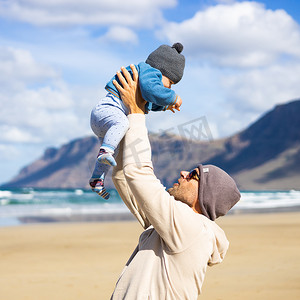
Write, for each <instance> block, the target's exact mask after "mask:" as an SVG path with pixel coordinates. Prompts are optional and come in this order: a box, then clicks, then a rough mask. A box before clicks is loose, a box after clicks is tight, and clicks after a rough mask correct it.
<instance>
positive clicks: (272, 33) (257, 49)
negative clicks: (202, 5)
mask: <svg viewBox="0 0 300 300" xmlns="http://www.w3.org/2000/svg"><path fill="white" fill-rule="evenodd" d="M158 34H159V35H160V36H161V37H167V38H168V39H169V40H170V41H171V42H174V41H181V42H182V43H183V45H184V46H185V50H184V51H185V54H186V55H187V56H188V57H189V58H194V59H196V60H199V59H200V60H202V61H209V62H211V63H213V64H215V65H218V66H228V67H260V66H267V65H270V64H272V63H274V62H275V61H277V60H279V59H281V57H282V56H285V58H286V57H291V58H293V57H297V58H300V28H299V25H298V24H297V23H296V22H295V21H294V20H293V19H292V18H291V17H290V16H289V15H288V14H287V13H286V12H285V11H284V10H275V11H273V10H268V9H265V7H264V5H263V4H261V3H257V2H238V3H233V4H227V5H225V4H219V5H216V6H212V7H208V8H207V9H205V10H204V11H199V12H197V13H196V14H195V15H194V17H193V18H191V19H189V20H185V21H183V22H181V23H175V22H171V23H167V24H165V26H164V28H163V29H162V30H161V31H160V32H159V33H158Z"/></svg>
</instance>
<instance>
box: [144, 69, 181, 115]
mask: <svg viewBox="0 0 300 300" xmlns="http://www.w3.org/2000/svg"><path fill="white" fill-rule="evenodd" d="M139 68H140V73H139V85H140V89H141V93H142V96H143V98H144V99H145V100H147V101H148V102H151V103H153V104H155V105H156V106H161V107H162V109H161V110H165V109H167V108H168V106H170V105H174V104H175V102H176V100H177V95H176V93H175V92H174V91H173V90H171V89H169V88H166V87H164V85H163V83H162V74H161V72H160V71H159V70H157V69H155V68H151V67H150V66H149V65H147V64H146V63H140V64H139Z"/></svg>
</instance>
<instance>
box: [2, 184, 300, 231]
mask: <svg viewBox="0 0 300 300" xmlns="http://www.w3.org/2000/svg"><path fill="white" fill-rule="evenodd" d="M109 192H110V194H111V196H110V199H109V200H108V201H105V200H103V199H102V198H101V197H99V196H98V195H97V194H95V193H93V192H92V191H88V190H82V189H33V188H22V189H5V190H0V226H1V227H3V226H16V225H22V224H27V223H41V222H89V221H116V220H129V219H133V217H132V216H131V214H130V213H129V210H128V208H127V207H126V206H125V204H124V203H123V202H122V200H121V198H120V196H119V195H118V193H117V191H116V190H109ZM241 194H242V197H241V200H240V201H239V203H238V204H237V205H236V206H235V207H234V208H233V209H232V210H231V212H230V213H232V214H238V213H253V212H254V213H266V212H276V211H294V210H299V209H300V191H296V190H291V191H242V192H241Z"/></svg>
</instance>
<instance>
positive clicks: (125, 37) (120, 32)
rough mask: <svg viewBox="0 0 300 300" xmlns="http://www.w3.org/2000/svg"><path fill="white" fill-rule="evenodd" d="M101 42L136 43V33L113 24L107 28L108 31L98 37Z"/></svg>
mask: <svg viewBox="0 0 300 300" xmlns="http://www.w3.org/2000/svg"><path fill="white" fill-rule="evenodd" d="M99 40H100V41H101V42H104V43H105V42H110V41H111V42H118V43H131V44H137V43H138V37H137V35H136V33H135V32H134V31H133V30H131V29H129V28H126V27H122V26H113V27H111V28H109V30H108V32H107V33H106V34H105V35H104V36H102V37H101V38H99Z"/></svg>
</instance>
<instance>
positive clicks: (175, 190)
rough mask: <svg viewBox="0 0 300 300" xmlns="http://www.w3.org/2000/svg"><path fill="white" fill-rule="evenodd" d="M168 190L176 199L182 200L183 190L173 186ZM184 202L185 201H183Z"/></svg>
mask: <svg viewBox="0 0 300 300" xmlns="http://www.w3.org/2000/svg"><path fill="white" fill-rule="evenodd" d="M167 192H168V193H169V194H170V195H171V196H173V197H174V198H175V200H178V201H182V195H181V191H180V190H178V187H177V188H174V187H171V188H169V189H168V190H167ZM182 202H184V201H182Z"/></svg>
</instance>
